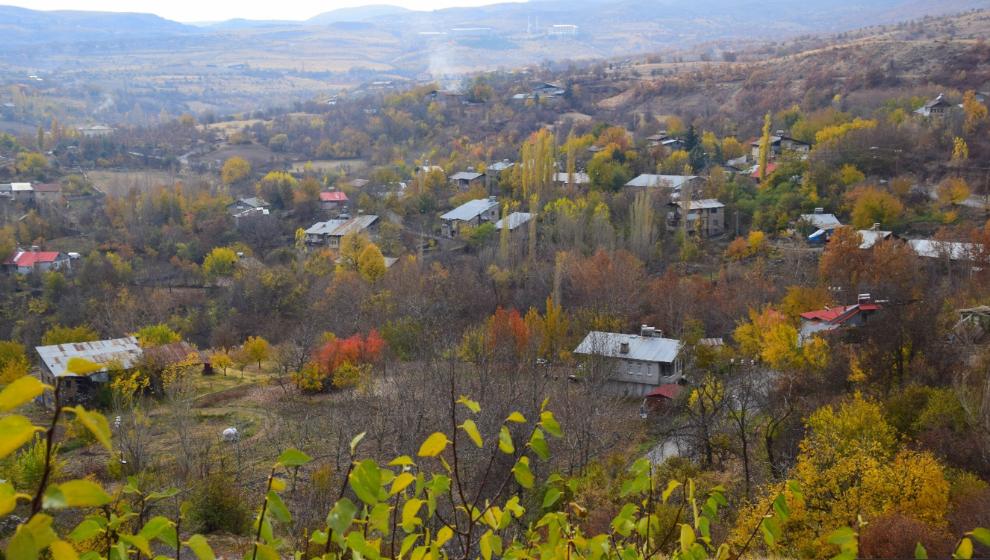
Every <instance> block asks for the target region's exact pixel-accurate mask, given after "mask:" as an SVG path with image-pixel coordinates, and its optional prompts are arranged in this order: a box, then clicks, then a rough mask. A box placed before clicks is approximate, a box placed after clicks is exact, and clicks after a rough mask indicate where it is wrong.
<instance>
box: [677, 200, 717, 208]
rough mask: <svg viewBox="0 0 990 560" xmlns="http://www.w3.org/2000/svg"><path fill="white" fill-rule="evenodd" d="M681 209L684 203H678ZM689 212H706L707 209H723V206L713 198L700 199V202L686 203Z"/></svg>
mask: <svg viewBox="0 0 990 560" xmlns="http://www.w3.org/2000/svg"><path fill="white" fill-rule="evenodd" d="M680 205H681V208H684V205H685V203H684V202H680ZM687 205H688V209H689V210H708V209H709V208H725V205H724V204H722V203H721V202H719V201H718V200H716V199H714V198H702V199H700V200H692V201H690V202H688V203H687Z"/></svg>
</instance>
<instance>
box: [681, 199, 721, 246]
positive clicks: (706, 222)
mask: <svg viewBox="0 0 990 560" xmlns="http://www.w3.org/2000/svg"><path fill="white" fill-rule="evenodd" d="M669 206H670V207H671V208H672V209H673V212H671V213H670V214H667V229H669V230H676V229H677V228H679V227H681V226H682V225H686V226H687V230H688V231H689V232H696V233H698V234H699V235H701V236H702V237H714V236H716V235H722V233H724V232H725V205H724V204H722V203H721V202H719V201H717V200H715V199H714V198H705V199H702V200H692V201H690V202H687V201H679V202H671V203H670V204H669ZM685 213H686V214H687V224H684V223H683V222H682V220H683V219H684V214H685Z"/></svg>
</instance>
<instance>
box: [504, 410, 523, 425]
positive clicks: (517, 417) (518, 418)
mask: <svg viewBox="0 0 990 560" xmlns="http://www.w3.org/2000/svg"><path fill="white" fill-rule="evenodd" d="M505 420H506V421H507V422H515V423H516V424H525V423H526V417H525V416H523V415H522V414H520V413H519V412H513V413H512V414H510V415H509V417H508V418H506V419H505Z"/></svg>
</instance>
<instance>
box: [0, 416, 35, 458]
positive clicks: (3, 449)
mask: <svg viewBox="0 0 990 560" xmlns="http://www.w3.org/2000/svg"><path fill="white" fill-rule="evenodd" d="M40 431H42V430H41V428H38V427H36V426H34V425H33V424H31V421H30V420H28V419H27V418H25V417H23V416H21V415H19V414H11V415H9V416H4V417H3V418H0V459H3V458H4V457H6V456H7V455H10V454H11V453H13V452H14V451H16V450H17V449H18V448H20V447H21V446H22V445H24V444H25V443H27V442H29V441H31V439H32V438H34V434H35V432H40Z"/></svg>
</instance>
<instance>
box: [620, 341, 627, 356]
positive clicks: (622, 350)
mask: <svg viewBox="0 0 990 560" xmlns="http://www.w3.org/2000/svg"><path fill="white" fill-rule="evenodd" d="M628 353H629V343H628V342H620V343H619V354H628Z"/></svg>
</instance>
